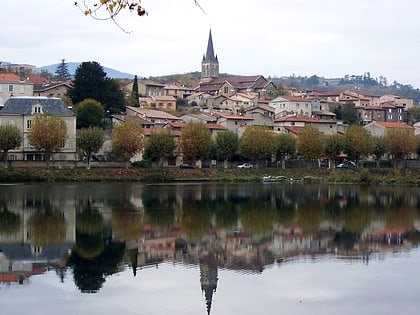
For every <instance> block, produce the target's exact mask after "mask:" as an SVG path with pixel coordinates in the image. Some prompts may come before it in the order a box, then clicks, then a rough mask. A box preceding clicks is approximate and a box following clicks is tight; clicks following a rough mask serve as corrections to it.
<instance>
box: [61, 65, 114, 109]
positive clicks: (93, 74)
mask: <svg viewBox="0 0 420 315" xmlns="http://www.w3.org/2000/svg"><path fill="white" fill-rule="evenodd" d="M105 78H106V73H105V71H104V69H103V67H102V66H101V65H100V64H99V63H98V62H96V61H88V62H82V63H81V64H80V65H79V66H78V67H77V69H76V72H75V75H74V81H73V88H72V89H71V90H70V91H69V96H70V99H71V101H72V102H73V104H77V103H80V102H81V101H83V100H85V99H87V98H92V99H94V100H97V101H98V102H100V103H102V104H103V98H104V97H103V95H104V92H103V90H104V88H105Z"/></svg>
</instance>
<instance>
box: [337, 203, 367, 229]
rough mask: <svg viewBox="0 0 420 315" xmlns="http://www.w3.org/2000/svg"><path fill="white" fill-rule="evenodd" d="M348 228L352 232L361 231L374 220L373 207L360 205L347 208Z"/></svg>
mask: <svg viewBox="0 0 420 315" xmlns="http://www.w3.org/2000/svg"><path fill="white" fill-rule="evenodd" d="M344 220H345V222H344V224H345V227H346V230H347V231H349V232H350V233H361V232H362V231H363V230H364V228H365V227H366V226H368V225H369V222H371V220H372V211H371V207H369V206H367V205H359V206H354V207H349V208H347V209H346V212H345V216H344Z"/></svg>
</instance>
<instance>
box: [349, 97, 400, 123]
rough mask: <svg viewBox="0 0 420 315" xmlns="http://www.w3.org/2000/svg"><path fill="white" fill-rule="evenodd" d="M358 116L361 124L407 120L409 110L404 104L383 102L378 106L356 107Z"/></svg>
mask: <svg viewBox="0 0 420 315" xmlns="http://www.w3.org/2000/svg"><path fill="white" fill-rule="evenodd" d="M356 111H357V116H358V119H359V123H360V124H361V125H366V124H368V123H370V122H372V121H389V122H400V123H402V122H404V121H406V120H407V111H406V110H405V108H404V107H403V105H394V104H393V103H388V102H387V103H381V104H380V105H377V106H368V107H356Z"/></svg>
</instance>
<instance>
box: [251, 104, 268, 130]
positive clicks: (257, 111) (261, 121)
mask: <svg viewBox="0 0 420 315" xmlns="http://www.w3.org/2000/svg"><path fill="white" fill-rule="evenodd" d="M244 112H245V115H246V116H251V117H252V118H253V119H254V122H253V124H254V125H258V126H269V127H270V128H273V122H274V108H272V107H271V106H269V105H268V104H263V103H258V104H255V105H253V106H251V107H249V108H246V109H245V110H244Z"/></svg>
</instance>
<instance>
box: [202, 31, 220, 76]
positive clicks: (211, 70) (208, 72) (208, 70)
mask: <svg viewBox="0 0 420 315" xmlns="http://www.w3.org/2000/svg"><path fill="white" fill-rule="evenodd" d="M217 77H219V61H218V60H217V55H214V48H213V38H212V36H211V29H210V33H209V40H208V43H207V52H206V54H205V55H203V61H201V81H202V82H209V81H211V80H212V79H214V78H217Z"/></svg>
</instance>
